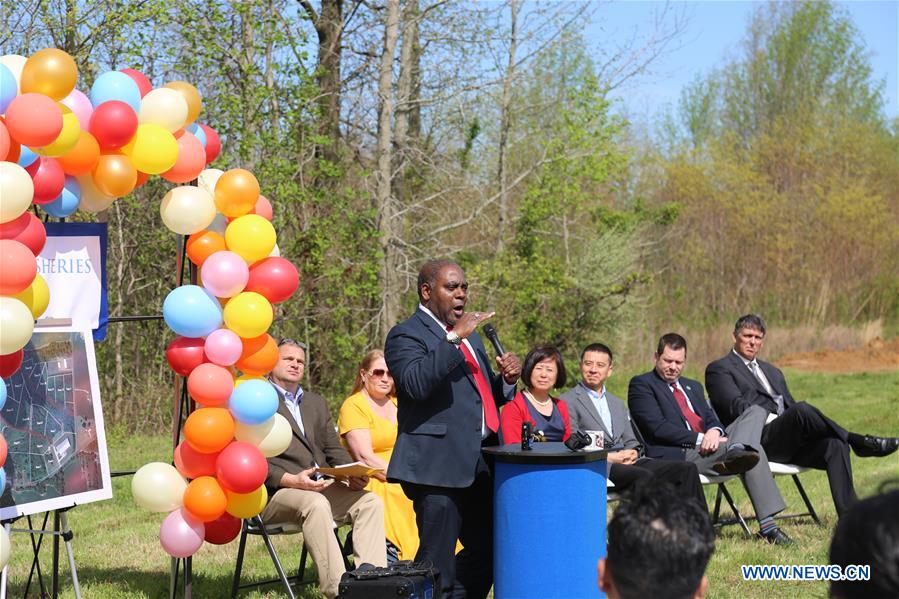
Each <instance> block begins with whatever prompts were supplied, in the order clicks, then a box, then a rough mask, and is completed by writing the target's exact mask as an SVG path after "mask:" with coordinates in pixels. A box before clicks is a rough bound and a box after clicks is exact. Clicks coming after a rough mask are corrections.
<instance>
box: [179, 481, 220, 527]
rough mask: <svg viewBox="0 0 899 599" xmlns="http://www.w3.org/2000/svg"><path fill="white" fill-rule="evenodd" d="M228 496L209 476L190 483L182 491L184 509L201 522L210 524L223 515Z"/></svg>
mask: <svg viewBox="0 0 899 599" xmlns="http://www.w3.org/2000/svg"><path fill="white" fill-rule="evenodd" d="M227 507H228V496H227V495H225V491H224V490H223V489H222V487H221V485H219V483H218V481H217V480H216V479H215V478H213V477H211V476H201V477H199V478H195V479H193V480H192V481H190V484H189V485H187V490H186V491H184V509H186V510H187V511H188V512H190V513H191V515H192V516H193V517H194V518H196V519H197V520H200V521H201V522H211V521H212V520H215V519H216V518H218V517H219V516H221V515H222V514H224V513H225V508H227Z"/></svg>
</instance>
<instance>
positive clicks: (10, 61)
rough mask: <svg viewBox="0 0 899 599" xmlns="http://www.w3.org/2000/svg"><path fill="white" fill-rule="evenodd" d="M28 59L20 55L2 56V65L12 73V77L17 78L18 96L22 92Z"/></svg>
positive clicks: (0, 57) (0, 62) (0, 60)
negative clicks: (23, 72)
mask: <svg viewBox="0 0 899 599" xmlns="http://www.w3.org/2000/svg"><path fill="white" fill-rule="evenodd" d="M27 60H28V59H27V58H25V57H24V56H19V55H18V54H7V55H5V56H0V64H3V65H6V68H7V69H9V70H10V71H12V76H13V77H15V78H16V87H17V89H16V94H17V95H18V94H19V93H21V91H22V88H21V86H22V69H24V68H25V62H26V61H27Z"/></svg>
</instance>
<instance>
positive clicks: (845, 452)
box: [705, 314, 899, 515]
mask: <svg viewBox="0 0 899 599" xmlns="http://www.w3.org/2000/svg"><path fill="white" fill-rule="evenodd" d="M764 343H765V321H764V320H762V317H761V316H758V315H756V314H747V315H746V316H741V317H740V318H739V319H738V320H737V323H736V325H735V326H734V348H733V351H731V352H728V354H727V355H726V356H724V357H723V358H721V359H720V360H715V361H714V362H712V363H711V364H709V365H708V367H707V368H706V370H705V381H706V386H707V387H708V389H709V398H710V399H711V400H712V405H713V406H714V407H715V410H716V411H717V412H718V414H719V415H720V416H721V419H722V420H723V421H724V422H731V421H733V420H735V419H736V418H738V417H739V416H740V415H741V414H743V413H744V412H745V411H746V410H747V409H749V408H751V407H752V406H761V407H762V408H763V409H764V410H765V413H766V414H769V413H770V414H775V415H776V416H777V418H776V419H774V420H772V421H771V422H769V423H768V424H767V425H766V426H765V428H764V430H762V447H764V448H765V452H767V454H768V457H770V458H771V459H772V460H774V461H776V462H789V463H791V464H796V465H797V466H805V467H808V468H818V469H821V470H826V471H827V479H828V481H829V482H830V493H831V495H832V496H833V503H834V506H836V509H837V514H838V515H840V514H842V513H843V512H844V511H846V509H847V508H848V507H849V506H850V505H851V504H852V503H853V502H854V501H855V500H856V495H855V488H854V486H853V484H852V464H851V463H850V461H849V448H850V447H851V448H852V450H853V451H854V452H855V455H857V456H859V457H872V456H885V455H889V454H891V453H893V452H894V451H896V449H897V448H899V439H896V438H890V437H874V436H870V435H859V434H856V433H850V432H848V431H847V430H846V429H844V428H843V427H842V426H840V425H839V424H837V423H836V422H834V421H833V420H831V419H830V418H828V417H827V416H825V415H824V414H822V413H821V411H820V410H819V409H818V408H816V407H814V406H813V405H811V404H807V403H805V402H797V401H796V400H795V399H793V396H792V395H791V394H790V390H789V389H788V388H787V381H786V379H785V378H784V375H783V373H782V372H781V371H780V370H778V369H777V368H776V367H774V366H773V365H772V364H769V363H768V362H763V361H762V360H759V359H758V358H757V356H758V353H759V351H761V349H762V346H763V345H764Z"/></svg>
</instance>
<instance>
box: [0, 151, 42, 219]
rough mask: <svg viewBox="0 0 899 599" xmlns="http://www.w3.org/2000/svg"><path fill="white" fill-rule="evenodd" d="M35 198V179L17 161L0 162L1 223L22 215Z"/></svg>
mask: <svg viewBox="0 0 899 599" xmlns="http://www.w3.org/2000/svg"><path fill="white" fill-rule="evenodd" d="M33 199H34V181H32V180H31V176H30V175H29V174H28V171H26V170H25V169H24V168H22V167H21V166H19V165H18V164H16V163H15V162H0V223H8V222H9V221H11V220H15V219H17V218H19V217H20V216H22V213H23V212H25V211H26V210H28V207H29V206H31V201H32V200H33Z"/></svg>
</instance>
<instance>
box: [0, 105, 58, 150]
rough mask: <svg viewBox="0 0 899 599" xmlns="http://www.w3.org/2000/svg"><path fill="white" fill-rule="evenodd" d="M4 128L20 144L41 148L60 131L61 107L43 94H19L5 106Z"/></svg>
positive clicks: (51, 140)
mask: <svg viewBox="0 0 899 599" xmlns="http://www.w3.org/2000/svg"><path fill="white" fill-rule="evenodd" d="M6 128H7V129H9V136H10V137H12V138H13V139H14V140H16V141H17V142H19V143H20V144H25V145H26V146H28V147H31V148H42V147H44V146H46V145H48V144H50V143H53V140H55V139H56V138H57V137H58V136H59V132H60V131H62V108H60V107H59V104H57V103H56V102H54V101H53V100H51V99H50V98H48V97H47V96H45V95H44V94H30V93H29V94H21V95H19V96H16V97H15V98H13V101H12V102H10V103H9V106H7V107H6Z"/></svg>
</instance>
